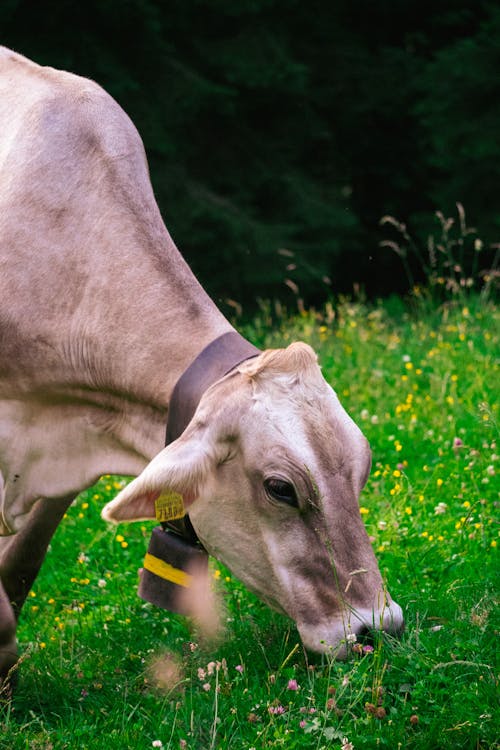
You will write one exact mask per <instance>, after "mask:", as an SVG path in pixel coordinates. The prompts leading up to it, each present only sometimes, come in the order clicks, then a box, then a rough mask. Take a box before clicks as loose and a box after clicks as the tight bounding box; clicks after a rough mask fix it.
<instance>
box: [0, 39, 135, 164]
mask: <svg viewBox="0 0 500 750" xmlns="http://www.w3.org/2000/svg"><path fill="white" fill-rule="evenodd" d="M0 93H1V94H2V96H1V97H0V98H1V99H2V103H0V119H1V120H3V121H4V122H5V121H6V120H7V119H8V120H9V123H10V127H11V128H12V129H13V130H16V131H17V132H18V133H19V126H20V125H21V124H22V130H23V132H24V133H25V134H26V135H27V136H28V138H30V139H32V140H33V139H35V140H37V141H38V142H40V141H44V142H45V143H46V142H53V143H54V145H55V147H58V148H61V147H62V148H65V147H68V148H69V149H71V150H72V153H73V154H74V153H75V148H76V150H77V151H79V150H80V149H84V150H86V151H88V150H89V149H92V150H98V151H100V152H102V153H103V155H107V156H110V157H116V156H122V155H124V154H126V153H130V152H131V151H133V150H135V149H140V150H142V141H141V139H140V136H139V134H138V133H137V131H136V129H135V127H134V125H133V124H132V122H131V120H130V118H129V117H128V116H127V114H126V113H125V112H124V111H123V109H122V108H121V107H120V106H119V105H118V103H117V102H116V101H115V100H114V99H113V97H112V96H110V95H109V94H108V93H107V92H106V91H105V90H104V89H103V88H102V87H101V86H99V85H98V84H97V83H96V82H95V81H92V80H90V79H89V78H84V77H82V76H78V75H75V74H73V73H68V72H66V71H62V70H56V69H54V68H51V67H45V66H41V65H38V64H37V63H34V62H32V61H31V60H28V59H27V58H25V57H23V56H22V55H19V54H17V53H15V52H12V51H11V50H8V49H7V48H5V47H1V48H0Z"/></svg>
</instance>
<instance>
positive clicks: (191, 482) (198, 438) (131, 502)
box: [102, 428, 217, 523]
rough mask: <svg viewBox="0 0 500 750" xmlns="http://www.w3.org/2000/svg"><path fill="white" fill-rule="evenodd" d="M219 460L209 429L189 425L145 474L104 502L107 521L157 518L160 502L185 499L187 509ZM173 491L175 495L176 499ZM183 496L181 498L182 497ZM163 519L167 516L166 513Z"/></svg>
mask: <svg viewBox="0 0 500 750" xmlns="http://www.w3.org/2000/svg"><path fill="white" fill-rule="evenodd" d="M216 462H217V453H216V446H214V445H212V441H211V436H210V434H209V431H208V430H204V429H200V428H198V429H196V428H194V429H189V428H188V429H187V430H186V431H185V432H184V433H183V434H182V435H181V437H180V438H178V440H175V441H174V442H173V443H171V444H170V445H168V446H167V447H166V448H164V449H163V450H162V451H161V452H160V453H158V455H157V456H155V457H154V458H153V460H152V461H151V462H150V463H149V464H148V465H147V466H146V468H145V469H144V471H143V472H142V474H140V475H139V476H138V477H137V478H136V479H134V480H133V481H132V482H131V483H130V484H129V485H127V487H125V489H123V490H122V491H121V492H120V493H119V494H118V495H117V496H116V497H115V499H114V500H112V501H111V502H110V503H108V504H107V505H105V506H104V508H103V510H102V517H103V518H104V519H105V520H106V521H112V522H113V523H119V522H120V521H146V520H151V519H155V518H157V517H158V516H157V511H156V503H157V501H158V500H159V498H160V500H159V504H160V505H161V504H162V502H163V501H165V503H166V504H167V505H168V502H169V498H170V501H171V502H173V503H174V504H178V503H179V502H183V503H184V507H185V508H186V509H187V508H188V507H189V505H190V504H191V503H192V502H193V501H194V500H196V497H197V496H198V493H199V489H200V486H201V484H202V483H203V481H204V479H205V478H206V476H207V475H208V473H209V472H210V470H211V468H212V467H213V466H214V465H215V463H216ZM172 495H175V497H174V498H173V500H172ZM179 496H181V498H182V500H181V498H180V497H179ZM161 520H167V519H166V518H165V517H164V518H163V519H161Z"/></svg>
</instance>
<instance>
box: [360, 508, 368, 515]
mask: <svg viewBox="0 0 500 750" xmlns="http://www.w3.org/2000/svg"><path fill="white" fill-rule="evenodd" d="M359 512H360V513H361V515H362V516H367V515H368V513H369V512H370V511H369V509H368V508H364V507H363V506H361V508H360V509H359Z"/></svg>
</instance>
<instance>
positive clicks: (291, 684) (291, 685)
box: [286, 680, 299, 690]
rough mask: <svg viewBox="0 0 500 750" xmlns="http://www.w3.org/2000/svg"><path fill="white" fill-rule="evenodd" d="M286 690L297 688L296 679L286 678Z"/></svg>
mask: <svg viewBox="0 0 500 750" xmlns="http://www.w3.org/2000/svg"><path fill="white" fill-rule="evenodd" d="M286 687H287V690H298V689H299V685H298V683H297V680H288V685H287V686H286Z"/></svg>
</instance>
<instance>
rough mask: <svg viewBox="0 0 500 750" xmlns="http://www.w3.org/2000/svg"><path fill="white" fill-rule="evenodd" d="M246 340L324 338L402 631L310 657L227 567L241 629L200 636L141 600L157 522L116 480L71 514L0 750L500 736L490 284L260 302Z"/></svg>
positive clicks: (463, 743) (29, 622)
mask: <svg viewBox="0 0 500 750" xmlns="http://www.w3.org/2000/svg"><path fill="white" fill-rule="evenodd" d="M243 332H244V333H245V334H246V335H247V336H248V337H249V338H250V339H252V340H253V341H254V342H255V343H256V344H257V345H259V346H280V345H286V344H288V343H289V342H290V341H292V340H295V339H302V340H304V341H307V342H308V343H310V344H311V345H312V346H313V347H314V348H315V349H316V351H317V352H318V355H319V359H320V362H321V365H322V367H323V372H324V374H325V377H326V378H327V380H328V381H329V382H330V383H331V384H332V385H333V386H334V388H335V389H336V391H337V393H338V395H339V397H340V399H341V401H342V403H343V404H344V406H345V407H346V408H347V410H348V411H349V413H350V414H351V415H352V416H353V418H354V419H355V420H356V421H357V423H358V424H359V425H360V426H361V428H362V429H363V431H364V433H365V435H366V436H367V437H368V439H369V441H370V443H371V447H372V450H373V468H372V472H371V476H370V479H369V481H368V484H367V486H366V488H365V490H364V491H363V493H362V496H361V499H360V511H361V514H362V515H363V518H364V521H365V524H366V527H367V530H368V533H369V535H370V537H371V539H372V542H373V546H374V549H375V550H376V553H377V557H378V560H379V563H380V568H381V571H382V574H383V577H384V579H385V580H386V581H387V584H388V587H389V590H390V591H391V593H392V595H393V597H394V598H395V599H396V601H397V602H398V603H399V604H401V606H402V607H403V609H404V612H405V618H406V632H405V633H404V635H403V637H402V638H401V640H394V639H392V638H390V637H388V636H379V637H377V638H376V640H375V642H374V645H373V649H371V650H370V649H367V648H363V647H362V646H361V644H360V645H359V649H355V650H354V653H353V655H352V658H351V659H350V660H349V661H346V662H336V661H334V660H333V661H329V660H327V659H326V658H321V657H318V656H314V655H311V654H307V653H305V652H304V650H303V648H302V646H301V644H300V641H299V639H298V635H297V632H296V630H295V628H294V625H293V623H291V622H290V621H288V620H287V619H286V618H284V617H282V616H280V615H277V614H274V613H272V612H271V611H269V610H268V609H267V608H266V607H265V605H263V604H261V603H260V602H259V601H258V600H257V599H256V598H255V597H254V596H252V595H251V594H249V593H248V592H247V591H246V589H245V588H244V587H243V586H242V585H241V584H240V583H239V582H238V581H237V580H235V579H234V578H233V577H232V576H231V573H230V572H229V571H227V570H225V569H224V568H223V567H222V566H219V565H218V564H217V563H216V562H215V561H212V563H211V564H212V565H213V582H214V586H215V587H216V589H217V590H218V591H220V592H222V595H223V601H224V604H225V608H226V612H225V620H226V632H225V636H224V638H223V640H222V641H221V642H220V643H219V644H218V645H209V644H204V643H203V642H201V641H200V640H199V639H198V636H197V634H196V632H195V631H193V630H192V629H190V627H189V623H188V622H187V621H186V620H185V619H184V618H182V617H179V616H175V615H170V614H169V613H167V612H164V611H162V610H159V609H155V608H154V607H152V606H151V605H149V604H146V603H144V602H143V601H141V600H140V599H139V598H138V597H137V595H136V588H137V569H138V568H139V567H140V566H141V563H142V559H143V556H144V552H145V550H146V547H147V543H148V539H149V533H150V529H151V527H152V526H153V525H154V524H137V525H122V526H120V527H118V528H114V527H110V526H108V525H106V524H105V523H104V522H103V521H102V520H101V518H100V509H101V507H102V506H103V504H104V502H105V501H106V500H107V499H109V498H111V497H113V496H114V494H115V493H116V491H117V489H118V488H119V487H121V486H122V483H123V481H124V480H123V479H122V478H118V477H104V478H102V479H101V481H100V482H99V483H98V484H97V485H96V486H95V487H93V488H92V489H90V490H88V491H87V492H84V493H83V494H82V495H80V496H79V498H78V499H77V501H76V502H75V504H74V505H73V507H72V508H71V509H70V511H69V513H68V515H67V517H66V518H65V520H64V523H63V524H62V525H61V527H60V529H59V530H58V532H57V534H56V536H55V538H54V541H53V544H52V546H51V549H50V552H49V554H48V557H47V560H46V563H45V565H44V568H43V570H42V573H41V574H40V576H39V578H38V580H37V581H36V585H35V588H34V590H33V591H32V592H31V595H30V597H29V600H28V602H27V604H26V607H25V610H24V611H23V615H22V620H21V623H20V627H19V641H20V648H21V651H22V654H23V656H22V663H21V666H20V676H19V686H18V691H17V693H16V696H15V699H14V701H13V702H12V703H11V704H10V705H4V706H3V708H0V747H1V748H2V749H3V748H5V749H6V750H7V748H8V749H9V750H17V749H19V750H20V749H21V748H26V749H28V748H29V749H30V750H35V749H36V750H38V749H40V750H42V748H43V749H45V750H52V749H54V750H56V749H59V748H71V749H72V750H74V749H75V748H82V749H87V748H88V749H89V750H90V749H92V750H93V749H96V750H97V749H99V750H102V748H106V750H111V749H112V748H116V749H118V748H120V750H123V748H131V749H132V748H134V749H137V750H146V749H147V748H152V747H163V748H169V749H172V750H178V749H179V748H186V749H188V750H212V749H215V748H217V749H220V750H225V749H226V748H228V749H229V748H231V749H232V750H251V748H254V749H255V750H260V748H288V749H289V750H295V749H296V750H299V749H300V750H303V749H309V748H311V750H312V749H313V748H314V749H315V750H321V748H334V749H335V750H341V748H343V750H351V749H352V748H354V750H361V749H362V748H365V749H371V748H390V749H391V750H398V749H399V748H402V749H406V748H409V749H412V750H413V749H414V750H417V749H423V748H426V749H427V748H432V749H433V750H441V749H443V750H444V749H445V748H446V749H449V750H458V749H459V748H471V749H472V748H477V749H479V748H495V747H498V746H499V745H498V744H497V743H498V736H499V732H498V727H499V726H500V722H499V718H498V713H495V712H496V711H497V705H496V698H497V692H496V691H497V685H498V676H499V672H498V663H497V662H496V661H495V659H496V644H497V642H498V632H499V622H498V609H497V605H498V560H497V556H498V547H497V543H498V477H497V475H498V454H499V453H500V447H499V442H498V438H499V436H498V418H499V415H498V382H499V378H498V354H499V315H498V310H497V309H496V308H495V306H494V305H493V304H492V303H488V302H485V301H484V300H482V299H481V298H480V297H478V296H474V295H471V296H470V297H469V298H462V299H461V300H460V301H458V300H457V301H454V302H451V303H448V304H443V305H438V304H431V303H430V302H426V301H424V300H423V299H420V301H418V300H416V301H415V300H414V302H413V303H411V304H403V303H402V302H401V301H399V300H396V299H395V300H392V301H391V300H389V301H387V302H385V303H383V304H382V303H381V304H379V305H366V304H364V303H363V302H351V301H348V300H346V301H340V302H338V303H336V304H335V305H327V306H326V308H325V309H323V310H322V311H321V312H318V311H302V313H300V314H296V315H285V314H284V313H283V312H281V313H277V311H276V310H275V309H272V310H271V308H270V309H269V310H266V309H263V311H262V314H261V315H260V317H259V318H258V319H256V320H255V321H253V323H252V324H251V325H248V326H244V327H243ZM356 651H358V652H356Z"/></svg>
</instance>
